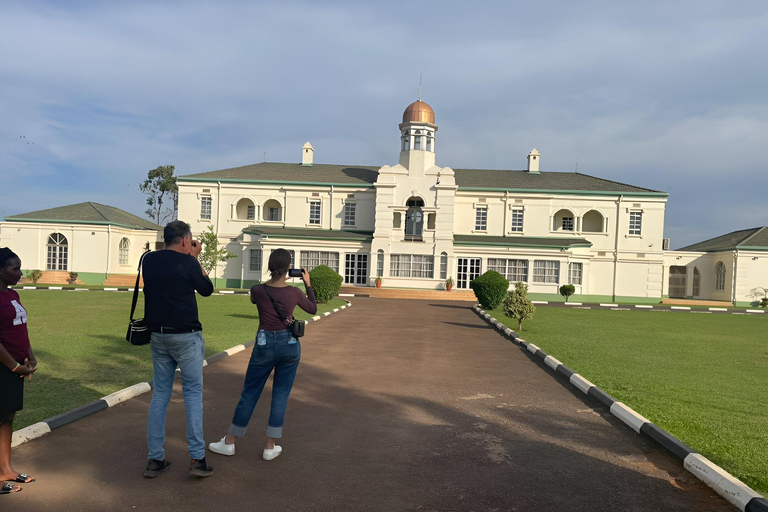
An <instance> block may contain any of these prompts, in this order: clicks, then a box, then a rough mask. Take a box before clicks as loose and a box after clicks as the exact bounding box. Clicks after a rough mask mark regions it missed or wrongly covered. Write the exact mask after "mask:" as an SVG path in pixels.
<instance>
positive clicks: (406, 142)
mask: <svg viewBox="0 0 768 512" xmlns="http://www.w3.org/2000/svg"><path fill="white" fill-rule="evenodd" d="M410 149H411V136H410V134H409V133H408V130H405V131H403V149H402V150H403V151H409V150H410Z"/></svg>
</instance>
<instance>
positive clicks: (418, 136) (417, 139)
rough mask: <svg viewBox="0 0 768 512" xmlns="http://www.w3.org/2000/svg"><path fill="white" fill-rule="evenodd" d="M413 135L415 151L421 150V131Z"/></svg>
mask: <svg viewBox="0 0 768 512" xmlns="http://www.w3.org/2000/svg"><path fill="white" fill-rule="evenodd" d="M413 133H414V137H413V149H421V130H416V131H415V132H413Z"/></svg>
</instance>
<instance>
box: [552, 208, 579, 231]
mask: <svg viewBox="0 0 768 512" xmlns="http://www.w3.org/2000/svg"><path fill="white" fill-rule="evenodd" d="M575 230H576V219H575V217H574V215H573V212H572V211H570V210H568V209H566V208H563V209H562V210H559V211H558V212H557V213H556V214H555V216H554V222H553V224H552V231H575Z"/></svg>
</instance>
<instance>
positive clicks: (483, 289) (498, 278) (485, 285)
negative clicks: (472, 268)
mask: <svg viewBox="0 0 768 512" xmlns="http://www.w3.org/2000/svg"><path fill="white" fill-rule="evenodd" d="M469 286H470V288H472V291H474V292H475V297H477V301H478V302H479V303H480V305H481V306H482V307H483V309H495V308H496V307H498V305H499V304H501V301H502V300H504V297H506V296H507V290H508V289H509V281H507V280H506V278H505V277H504V276H503V275H501V274H499V273H498V272H496V271H495V270H489V271H488V272H486V273H485V274H483V275H481V276H480V277H478V278H477V279H474V280H473V281H471V282H470V283H469Z"/></svg>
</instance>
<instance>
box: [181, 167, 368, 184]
mask: <svg viewBox="0 0 768 512" xmlns="http://www.w3.org/2000/svg"><path fill="white" fill-rule="evenodd" d="M378 175H379V168H378V167H366V166H354V165H352V166H350V165H326V164H314V165H300V164H279V163H272V162H264V163H261V164H253V165H244V166H242V167H233V168H231V169H222V170H220V171H211V172H201V173H198V174H187V175H186V176H179V181H223V182H227V181H234V182H242V181H255V182H267V183H304V184H306V183H312V184H317V185H347V186H363V187H370V186H371V185H373V184H374V183H375V182H376V178H377V177H378Z"/></svg>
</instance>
